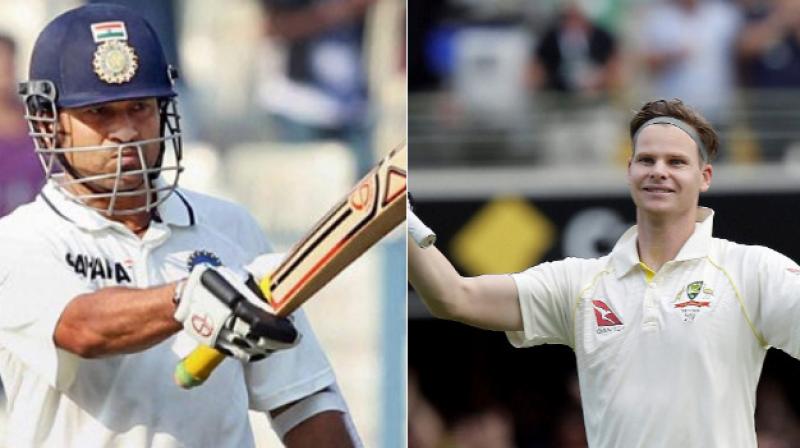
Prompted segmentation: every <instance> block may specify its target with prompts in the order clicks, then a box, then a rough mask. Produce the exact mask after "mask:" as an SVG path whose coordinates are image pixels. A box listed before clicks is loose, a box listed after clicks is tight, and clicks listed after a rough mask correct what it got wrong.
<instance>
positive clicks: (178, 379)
mask: <svg viewBox="0 0 800 448" xmlns="http://www.w3.org/2000/svg"><path fill="white" fill-rule="evenodd" d="M223 359H225V355H223V354H222V353H220V352H218V351H217V350H214V349H213V348H211V347H208V346H206V345H201V346H199V347H197V348H196V349H194V351H192V353H189V356H187V357H185V358H183V359H182V360H181V362H179V363H178V365H177V366H176V367H175V374H174V378H175V383H176V384H177V385H178V386H180V387H182V388H184V389H191V388H193V387H195V386H199V385H201V384H203V383H204V382H205V381H206V380H207V379H208V377H209V376H210V375H211V372H213V371H214V369H215V368H216V367H217V366H218V365H219V363H221V362H222V360H223Z"/></svg>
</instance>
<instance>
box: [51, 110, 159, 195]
mask: <svg viewBox="0 0 800 448" xmlns="http://www.w3.org/2000/svg"><path fill="white" fill-rule="evenodd" d="M59 123H60V126H59V130H60V131H59V141H60V146H62V147H64V148H81V147H97V146H114V147H113V148H109V149H102V150H91V151H80V150H78V151H70V152H68V153H66V154H65V158H66V160H67V162H68V163H69V165H70V167H71V168H72V170H73V171H74V172H75V173H76V174H77V175H78V176H79V177H80V178H90V177H93V176H101V175H107V176H108V177H107V178H105V179H100V180H97V181H92V182H91V183H90V186H91V187H92V189H94V190H98V191H112V190H113V189H114V184H115V182H116V180H115V177H116V176H115V174H116V172H117V167H118V166H119V167H120V168H121V172H122V173H125V172H130V171H136V170H141V169H142V168H144V167H145V166H143V163H142V162H144V164H145V165H146V167H153V166H154V165H155V164H156V162H157V160H158V156H159V153H160V151H161V147H160V143H159V142H158V141H154V142H150V143H146V144H143V145H131V146H128V147H125V146H122V147H119V145H122V144H124V143H131V142H136V141H140V140H150V139H155V138H157V137H159V135H160V119H159V109H158V103H157V101H156V99H155V98H147V99H141V100H129V101H116V102H111V103H104V104H99V105H92V106H87V107H80V108H75V109H65V110H63V111H61V112H60V113H59ZM118 182H119V183H118V185H117V189H118V191H128V190H134V189H136V188H140V187H141V186H142V184H143V183H144V177H143V175H142V174H130V175H125V174H123V175H122V176H120V177H119V181H118Z"/></svg>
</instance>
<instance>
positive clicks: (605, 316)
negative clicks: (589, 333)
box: [592, 299, 625, 335]
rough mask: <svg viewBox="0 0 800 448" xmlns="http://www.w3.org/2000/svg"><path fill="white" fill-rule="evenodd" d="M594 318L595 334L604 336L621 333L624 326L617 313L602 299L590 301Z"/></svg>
mask: <svg viewBox="0 0 800 448" xmlns="http://www.w3.org/2000/svg"><path fill="white" fill-rule="evenodd" d="M592 308H594V317H595V320H596V322H597V334H598V335H604V334H609V333H614V332H617V331H622V329H623V328H624V327H625V324H623V323H622V320H621V319H620V318H619V316H617V313H615V312H614V310H613V309H611V307H610V306H609V305H608V304H607V303H606V302H605V300H603V299H592Z"/></svg>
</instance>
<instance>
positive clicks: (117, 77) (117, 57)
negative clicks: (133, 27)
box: [91, 21, 139, 84]
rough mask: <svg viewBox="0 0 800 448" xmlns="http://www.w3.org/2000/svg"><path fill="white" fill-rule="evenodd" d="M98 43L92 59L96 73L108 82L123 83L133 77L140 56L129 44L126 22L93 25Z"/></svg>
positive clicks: (93, 34) (94, 36)
mask: <svg viewBox="0 0 800 448" xmlns="http://www.w3.org/2000/svg"><path fill="white" fill-rule="evenodd" d="M91 30H92V37H93V38H94V42H95V43H96V44H98V45H97V49H96V50H95V52H94V59H92V66H93V67H94V73H95V74H96V75H97V77H98V78H100V79H101V80H102V81H104V82H106V83H108V84H122V83H125V82H128V81H130V80H131V79H133V75H135V74H136V70H137V69H138V68H139V57H138V56H137V55H136V52H135V51H134V50H133V48H132V47H131V46H130V45H128V42H127V40H128V32H127V30H126V29H125V22H120V21H116V22H101V23H93V24H92V25H91Z"/></svg>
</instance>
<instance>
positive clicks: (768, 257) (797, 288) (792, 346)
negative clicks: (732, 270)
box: [753, 248, 800, 359]
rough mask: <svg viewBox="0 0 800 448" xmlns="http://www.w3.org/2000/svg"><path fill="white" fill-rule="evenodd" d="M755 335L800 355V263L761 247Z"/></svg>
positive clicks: (754, 322)
mask: <svg viewBox="0 0 800 448" xmlns="http://www.w3.org/2000/svg"><path fill="white" fill-rule="evenodd" d="M759 249H760V250H759V252H760V253H759V256H760V257H759V260H758V262H757V269H758V291H757V296H758V302H757V308H756V309H755V312H754V313H753V324H754V325H755V329H754V330H755V331H756V336H757V337H758V336H759V333H760V336H761V337H763V339H764V340H763V341H762V342H765V343H766V344H768V345H769V346H772V347H775V348H779V349H781V350H783V351H784V352H786V353H788V354H789V355H791V356H793V357H794V358H798V359H800V325H798V324H797V323H798V322H800V266H798V265H797V263H795V262H794V261H792V260H790V259H789V258H788V257H786V256H784V255H782V254H780V253H778V252H775V251H773V250H771V249H767V248H759Z"/></svg>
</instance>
